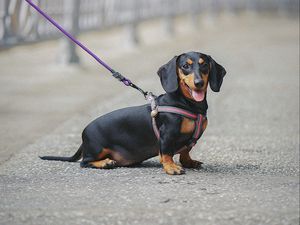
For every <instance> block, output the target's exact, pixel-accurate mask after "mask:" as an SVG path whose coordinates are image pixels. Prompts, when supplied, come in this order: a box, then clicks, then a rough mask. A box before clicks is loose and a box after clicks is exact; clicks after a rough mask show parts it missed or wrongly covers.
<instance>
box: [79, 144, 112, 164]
mask: <svg viewBox="0 0 300 225" xmlns="http://www.w3.org/2000/svg"><path fill="white" fill-rule="evenodd" d="M116 163H117V162H116V161H115V160H112V159H111V150H110V149H106V148H103V149H102V150H101V151H100V153H99V154H98V155H97V157H96V158H93V159H91V160H88V157H87V158H84V159H83V161H82V162H81V164H80V165H81V167H84V168H93V169H113V168H115V167H116Z"/></svg>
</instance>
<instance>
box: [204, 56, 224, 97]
mask: <svg viewBox="0 0 300 225" xmlns="http://www.w3.org/2000/svg"><path fill="white" fill-rule="evenodd" d="M208 58H209V60H210V67H211V68H210V73H209V85H210V88H211V90H213V91H214V92H219V91H220V88H221V85H222V82H223V77H224V76H225V74H226V70H225V69H224V67H223V66H221V65H220V64H218V63H217V62H216V61H215V60H213V58H212V57H210V56H208Z"/></svg>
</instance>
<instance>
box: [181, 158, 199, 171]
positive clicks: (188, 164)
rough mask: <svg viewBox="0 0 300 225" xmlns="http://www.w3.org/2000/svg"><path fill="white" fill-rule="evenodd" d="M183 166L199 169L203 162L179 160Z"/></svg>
mask: <svg viewBox="0 0 300 225" xmlns="http://www.w3.org/2000/svg"><path fill="white" fill-rule="evenodd" d="M180 163H181V164H182V166H183V167H184V168H194V169H201V168H202V164H203V162H200V161H197V160H193V159H192V160H189V161H181V162H180Z"/></svg>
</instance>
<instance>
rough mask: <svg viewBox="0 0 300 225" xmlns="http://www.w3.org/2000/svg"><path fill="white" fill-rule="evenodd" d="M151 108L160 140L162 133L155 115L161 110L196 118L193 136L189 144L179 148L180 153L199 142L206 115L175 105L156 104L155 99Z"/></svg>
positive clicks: (153, 121) (154, 125)
mask: <svg viewBox="0 0 300 225" xmlns="http://www.w3.org/2000/svg"><path fill="white" fill-rule="evenodd" d="M151 109H152V111H151V117H152V126H153V130H154V133H155V135H156V137H157V139H158V140H159V138H160V134H159V130H158V128H157V125H156V120H155V117H156V115H157V114H158V113H160V112H164V113H165V112H166V113H174V114H177V115H180V116H183V117H186V118H189V119H192V120H194V121H195V129H194V133H193V136H192V138H191V139H190V140H189V142H188V144H187V145H185V146H183V147H182V148H180V149H179V150H177V151H176V153H179V152H181V151H183V150H186V149H191V148H192V147H194V145H195V144H196V143H197V141H198V140H199V138H200V137H201V135H202V133H203V122H204V121H205V120H206V116H205V115H202V114H195V113H192V112H190V111H187V110H185V109H181V108H178V107H173V106H156V104H155V101H154V100H153V101H151Z"/></svg>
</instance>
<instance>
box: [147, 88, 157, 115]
mask: <svg viewBox="0 0 300 225" xmlns="http://www.w3.org/2000/svg"><path fill="white" fill-rule="evenodd" d="M156 97H157V96H156V95H154V94H153V93H152V92H147V94H146V96H145V98H146V100H147V101H149V102H150V104H151V110H152V111H151V117H152V118H154V117H156V115H157V114H158V109H157V105H156V102H155V98H156Z"/></svg>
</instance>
